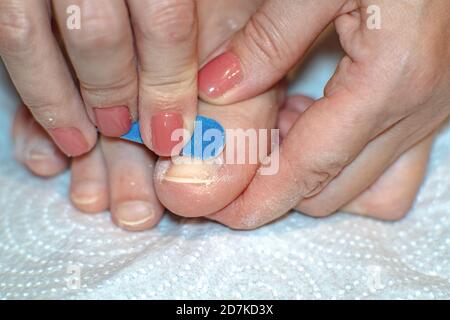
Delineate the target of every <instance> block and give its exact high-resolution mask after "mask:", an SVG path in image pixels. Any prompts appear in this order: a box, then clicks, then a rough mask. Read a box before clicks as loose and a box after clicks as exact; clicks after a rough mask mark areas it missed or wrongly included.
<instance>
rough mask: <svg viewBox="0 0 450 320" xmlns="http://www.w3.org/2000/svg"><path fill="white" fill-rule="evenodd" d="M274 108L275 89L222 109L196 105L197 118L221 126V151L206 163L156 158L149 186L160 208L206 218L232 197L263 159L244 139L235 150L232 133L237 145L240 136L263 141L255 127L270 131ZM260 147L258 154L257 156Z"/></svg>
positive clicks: (274, 118) (231, 199)
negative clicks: (197, 107) (207, 118)
mask: <svg viewBox="0 0 450 320" xmlns="http://www.w3.org/2000/svg"><path fill="white" fill-rule="evenodd" d="M279 104H280V96H279V94H277V90H275V89H274V90H271V91H269V92H267V93H265V94H263V95H261V96H258V97H256V98H253V99H251V100H248V101H244V102H241V103H237V104H234V105H229V106H226V107H218V106H212V105H209V104H207V103H200V106H199V114H200V115H203V116H206V117H209V118H212V119H214V120H216V121H218V122H219V123H220V124H221V125H222V126H223V127H224V129H225V132H226V133H225V137H226V138H225V140H226V145H225V149H224V150H223V152H222V153H221V155H220V156H218V157H217V158H215V159H213V160H210V161H194V162H190V163H189V161H188V163H179V162H180V160H189V159H174V160H172V159H170V158H169V159H167V158H166V159H164V158H161V159H159V160H158V162H157V166H156V171H155V174H156V175H155V188H156V192H157V194H158V198H159V200H160V201H161V202H162V204H163V205H164V206H165V207H166V208H167V209H169V210H170V211H172V212H174V213H176V214H178V215H181V216H185V217H198V216H206V215H209V214H212V213H214V212H216V211H218V210H220V209H222V208H223V207H225V206H226V205H228V204H229V203H231V202H232V201H233V200H234V199H235V198H237V197H238V196H239V195H240V194H241V193H242V191H243V190H245V188H246V187H247V185H248V184H249V183H250V181H251V179H252V178H253V176H254V175H255V173H256V170H257V169H258V164H259V162H258V160H260V159H262V158H263V157H258V150H257V149H253V148H251V147H250V145H251V144H250V143H248V140H247V142H246V144H245V147H243V148H239V144H238V143H237V140H236V139H235V137H234V135H233V134H234V133H235V134H236V136H238V137H240V138H241V139H242V141H245V139H246V138H245V136H244V133H245V134H248V135H252V134H254V136H255V137H257V139H258V140H255V142H256V143H258V141H262V140H261V139H264V138H265V139H266V141H267V142H269V139H268V137H269V136H268V135H265V134H263V133H261V132H259V129H272V128H274V127H275V123H276V117H277V112H278V105H279ZM230 129H231V130H233V129H238V131H230ZM269 134H270V133H269ZM233 141H234V142H235V143H233ZM255 146H257V144H255ZM266 146H267V143H266ZM262 149H263V148H260V149H259V151H261V152H262V153H263V151H264V150H262ZM231 151H232V152H231ZM232 155H234V157H232ZM265 155H267V154H265ZM239 156H243V158H242V160H243V161H242V162H243V163H241V164H237V157H239ZM252 156H254V157H255V158H253V159H252ZM258 158H259V159H258ZM227 159H228V160H227ZM252 160H256V161H252ZM181 162H182V161H181Z"/></svg>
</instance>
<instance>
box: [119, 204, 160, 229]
mask: <svg viewBox="0 0 450 320" xmlns="http://www.w3.org/2000/svg"><path fill="white" fill-rule="evenodd" d="M114 213H115V215H116V218H117V223H118V224H119V226H123V227H136V226H140V225H143V224H145V223H147V222H149V221H151V220H153V219H154V218H155V210H154V208H153V206H152V205H151V204H150V203H149V202H145V201H129V202H124V203H121V204H119V205H118V206H117V208H116V210H115V212H114Z"/></svg>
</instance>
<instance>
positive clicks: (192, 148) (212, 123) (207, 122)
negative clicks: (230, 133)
mask: <svg viewBox="0 0 450 320" xmlns="http://www.w3.org/2000/svg"><path fill="white" fill-rule="evenodd" d="M121 138H122V139H125V140H128V141H133V142H137V143H143V140H142V137H141V133H140V131H139V123H138V122H135V123H133V124H132V125H131V129H130V131H129V132H128V133H126V134H125V135H123V136H122V137H121ZM224 147H225V130H224V128H223V127H222V125H221V124H220V123H219V122H217V121H216V120H214V119H211V118H207V117H204V116H197V118H196V120H195V128H194V132H193V133H192V137H191V139H190V140H189V142H188V143H187V144H186V145H185V146H184V148H183V150H182V151H181V155H182V156H186V157H194V158H197V159H202V160H208V159H211V158H215V157H217V156H218V155H219V154H220V153H221V152H222V151H223V149H224Z"/></svg>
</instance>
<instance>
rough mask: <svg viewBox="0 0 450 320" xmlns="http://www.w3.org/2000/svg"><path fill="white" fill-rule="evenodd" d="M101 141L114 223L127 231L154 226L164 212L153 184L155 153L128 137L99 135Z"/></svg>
mask: <svg viewBox="0 0 450 320" xmlns="http://www.w3.org/2000/svg"><path fill="white" fill-rule="evenodd" d="M101 144H102V149H103V152H104V156H105V160H106V163H107V169H108V177H109V190H110V201H111V207H110V208H111V214H112V219H113V221H114V223H116V224H117V225H118V226H120V227H122V228H124V229H127V230H130V231H141V230H146V229H150V228H152V227H154V226H155V225H156V224H157V223H158V222H159V221H160V220H161V218H162V215H163V212H164V207H163V206H162V205H161V203H160V202H159V200H158V198H157V197H156V193H155V189H154V186H153V171H154V166H155V156H154V155H153V153H152V152H151V151H149V150H148V149H147V148H145V147H144V146H140V145H137V144H134V143H131V142H127V141H120V140H117V139H111V138H102V142H101Z"/></svg>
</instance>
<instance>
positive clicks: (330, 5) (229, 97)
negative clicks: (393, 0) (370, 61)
mask: <svg viewBox="0 0 450 320" xmlns="http://www.w3.org/2000/svg"><path fill="white" fill-rule="evenodd" d="M345 2H346V1H345V0H336V1H327V0H319V1H317V0H267V1H266V2H264V4H263V5H262V6H261V7H260V8H259V9H258V10H257V11H256V13H255V14H254V15H253V17H252V18H251V19H250V20H249V21H248V23H247V25H246V26H245V27H244V28H242V29H241V30H240V31H238V32H237V33H236V34H235V35H234V36H233V38H232V39H231V41H230V42H229V43H228V45H227V46H226V49H225V52H224V50H223V48H221V49H220V51H221V52H220V53H221V54H220V55H218V56H217V54H218V53H219V52H216V57H215V58H214V59H213V60H211V61H210V62H209V63H207V64H206V65H205V66H204V67H203V68H202V69H201V70H200V72H199V75H198V77H199V78H198V84H199V94H200V97H201V98H202V99H203V100H205V101H208V102H211V103H216V104H230V103H233V102H237V101H241V100H244V99H247V98H251V97H253V96H256V95H258V94H260V93H262V92H264V91H266V90H267V89H269V88H270V87H272V86H273V85H274V84H275V83H277V82H278V81H279V80H280V79H281V78H283V77H284V76H285V75H286V73H287V72H288V71H289V69H290V68H291V67H292V66H293V65H295V63H296V62H297V61H298V60H299V59H300V58H301V57H302V56H303V54H304V53H305V52H306V51H307V49H308V48H309V47H310V45H311V44H312V43H313V42H314V40H315V39H316V38H317V37H318V36H319V35H320V33H321V32H322V31H323V30H324V29H325V28H326V26H327V25H328V24H329V23H330V22H331V21H332V20H333V19H334V18H335V17H336V16H337V14H338V13H339V11H340V10H341V7H342V6H343V4H344V3H345Z"/></svg>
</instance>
